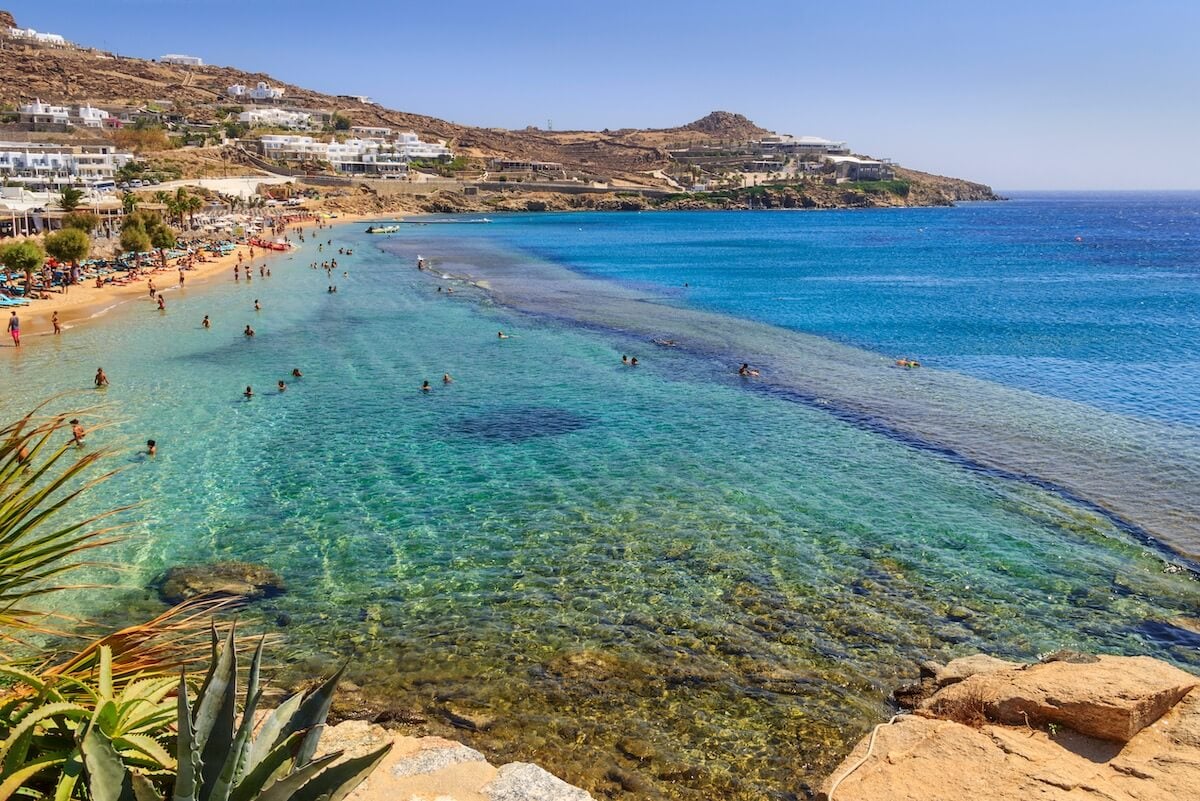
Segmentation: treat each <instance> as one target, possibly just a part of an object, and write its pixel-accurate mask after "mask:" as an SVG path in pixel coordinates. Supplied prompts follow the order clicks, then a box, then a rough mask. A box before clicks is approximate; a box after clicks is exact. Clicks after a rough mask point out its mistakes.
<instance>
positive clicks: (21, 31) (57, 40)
mask: <svg viewBox="0 0 1200 801" xmlns="http://www.w3.org/2000/svg"><path fill="white" fill-rule="evenodd" d="M8 35H9V36H11V37H12V38H13V39H19V40H21V41H23V42H32V43H35V44H43V45H50V46H51V47H66V46H67V44H69V43H68V42H67V40H66V39H64V38H63V37H62V36H60V35H59V34H57V33H39V32H38V31H35V30H34V29H33V28H9V29H8Z"/></svg>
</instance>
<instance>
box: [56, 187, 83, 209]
mask: <svg viewBox="0 0 1200 801" xmlns="http://www.w3.org/2000/svg"><path fill="white" fill-rule="evenodd" d="M81 202H83V190H82V189H76V188H75V187H73V186H64V187H63V188H62V189H61V190H59V193H58V205H59V206H60V207H61V208H62V210H63V211H75V209H77V208H79V204H80V203H81Z"/></svg>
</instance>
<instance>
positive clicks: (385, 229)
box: [367, 225, 400, 234]
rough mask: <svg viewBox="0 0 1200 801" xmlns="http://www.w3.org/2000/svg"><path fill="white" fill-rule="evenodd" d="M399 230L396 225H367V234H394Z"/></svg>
mask: <svg viewBox="0 0 1200 801" xmlns="http://www.w3.org/2000/svg"><path fill="white" fill-rule="evenodd" d="M399 230H400V226H398V225H368V226H367V233H368V234H394V233H396V232H397V231H399Z"/></svg>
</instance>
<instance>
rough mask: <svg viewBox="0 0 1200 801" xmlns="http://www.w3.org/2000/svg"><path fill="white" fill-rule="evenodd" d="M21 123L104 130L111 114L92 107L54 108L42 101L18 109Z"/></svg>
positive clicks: (35, 101)
mask: <svg viewBox="0 0 1200 801" xmlns="http://www.w3.org/2000/svg"><path fill="white" fill-rule="evenodd" d="M17 114H18V115H19V118H20V120H21V122H24V123H30V124H33V125H79V126H82V127H84V128H103V127H104V125H105V122H106V121H107V120H108V118H109V116H110V115H109V113H108V112H107V111H105V110H104V109H99V108H96V107H94V106H91V105H86V106H74V107H67V106H52V105H50V104H49V103H43V102H42V101H41V99H38V100H34V101H33V102H32V103H26V104H25V105H23V106H18V107H17Z"/></svg>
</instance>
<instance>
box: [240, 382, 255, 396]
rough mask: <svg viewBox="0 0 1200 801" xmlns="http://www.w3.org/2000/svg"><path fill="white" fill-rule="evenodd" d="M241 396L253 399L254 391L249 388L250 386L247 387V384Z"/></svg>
mask: <svg viewBox="0 0 1200 801" xmlns="http://www.w3.org/2000/svg"><path fill="white" fill-rule="evenodd" d="M242 394H243V395H245V396H246V397H247V398H253V397H254V390H252V389H251V388H250V385H249V384H247V385H246V391H245V392H243V393H242Z"/></svg>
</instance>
